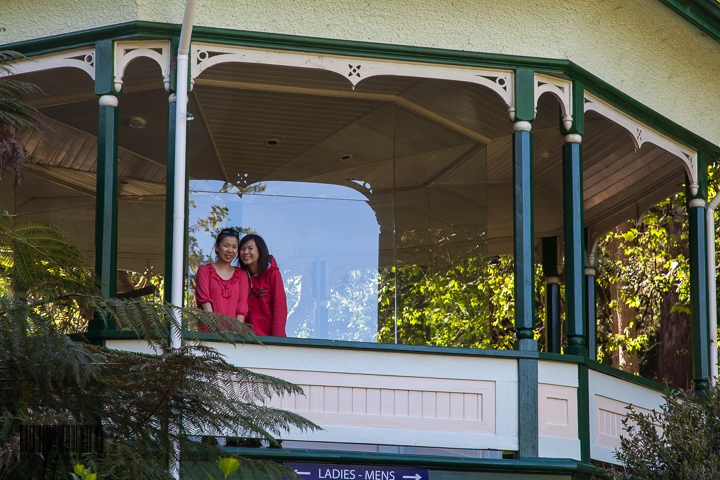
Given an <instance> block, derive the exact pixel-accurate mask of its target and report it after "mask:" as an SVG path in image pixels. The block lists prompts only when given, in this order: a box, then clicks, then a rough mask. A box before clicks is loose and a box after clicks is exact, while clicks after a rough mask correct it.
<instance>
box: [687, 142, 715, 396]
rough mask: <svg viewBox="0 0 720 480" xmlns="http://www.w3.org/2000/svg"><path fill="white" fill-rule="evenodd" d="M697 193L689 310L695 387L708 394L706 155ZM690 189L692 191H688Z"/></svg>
mask: <svg viewBox="0 0 720 480" xmlns="http://www.w3.org/2000/svg"><path fill="white" fill-rule="evenodd" d="M698 177H699V178H698V180H699V181H698V184H699V185H698V190H697V193H696V194H695V195H693V194H692V193H691V192H690V191H688V192H687V196H688V199H689V200H688V217H689V218H690V232H689V241H690V310H691V311H692V335H693V336H692V344H693V384H694V386H695V391H696V392H706V391H707V390H708V388H709V382H708V378H709V377H710V331H709V325H708V279H707V272H706V270H707V258H706V257H705V252H706V242H707V238H706V233H705V232H706V226H705V222H706V217H705V215H706V207H707V201H706V197H707V156H706V155H705V154H704V153H703V152H698ZM688 190H689V189H688Z"/></svg>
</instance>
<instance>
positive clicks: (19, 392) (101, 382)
mask: <svg viewBox="0 0 720 480" xmlns="http://www.w3.org/2000/svg"><path fill="white" fill-rule="evenodd" d="M12 220H13V219H12V218H10V217H9V216H7V215H0V226H2V230H1V232H2V234H0V251H2V253H3V257H2V259H3V270H2V275H3V276H5V277H6V278H8V279H9V280H10V281H9V284H11V285H17V284H18V279H17V278H16V277H18V276H19V277H20V278H22V279H23V285H24V286H25V288H26V290H25V291H24V292H23V295H11V294H10V293H11V292H7V291H5V292H0V380H2V382H0V407H1V408H2V415H0V479H5V478H18V477H23V476H24V477H27V478H57V477H58V476H59V475H64V474H65V473H63V472H67V468H68V465H69V463H68V462H72V464H81V465H83V475H85V473H84V472H85V471H86V470H85V465H87V466H88V468H87V470H91V471H93V472H98V473H99V474H100V476H101V477H102V478H107V479H115V478H117V479H120V478H135V479H143V478H148V479H150V478H153V479H160V478H168V475H167V473H166V472H167V467H168V465H169V464H170V463H171V462H174V461H176V459H177V458H178V457H177V453H179V454H180V457H179V458H180V459H181V460H182V463H181V464H180V467H181V471H183V472H185V473H187V474H188V475H200V476H202V477H204V476H205V475H204V473H207V472H209V471H211V468H212V466H211V465H209V464H208V463H207V462H206V461H203V460H206V459H208V458H217V457H218V456H219V455H222V454H223V453H224V452H223V450H221V449H220V448H219V447H217V446H212V445H208V444H204V443H199V442H195V441H192V439H191V436H193V435H200V434H202V435H223V436H224V435H231V436H238V437H255V438H264V439H267V440H268V441H270V442H271V443H273V442H275V437H276V436H278V435H279V434H281V433H282V432H283V431H287V430H288V429H289V428H291V427H294V428H299V429H300V430H307V429H314V428H317V427H316V426H315V425H314V424H312V423H311V422H309V421H307V420H306V419H304V418H303V417H301V416H298V415H295V414H293V413H290V412H285V411H283V410H279V409H275V408H270V407H266V406H264V405H265V404H266V402H267V399H269V398H272V397H274V396H282V395H296V394H302V391H301V390H300V388H299V387H297V386H295V385H293V384H290V383H288V382H285V381H282V380H279V379H276V378H273V377H269V376H266V375H261V374H258V373H254V372H251V371H249V370H246V369H243V368H240V367H237V366H234V365H231V364H229V363H227V362H226V361H225V359H224V358H223V357H222V356H221V355H220V354H219V353H218V352H217V351H216V350H214V349H213V348H210V347H208V346H206V345H204V344H202V343H201V342H199V341H198V338H197V336H196V334H192V333H190V334H189V335H190V337H189V338H188V344H187V345H186V346H184V347H182V348H178V349H174V348H171V347H170V346H169V345H170V337H169V328H168V327H171V326H172V327H174V328H179V327H180V325H181V323H180V321H185V322H188V321H192V320H194V321H202V322H203V323H204V324H205V325H206V326H207V327H208V329H209V330H210V331H211V332H214V333H216V334H217V335H219V336H220V338H221V339H223V340H225V341H228V342H235V341H236V339H237V338H244V339H246V340H249V341H256V340H257V339H256V338H255V337H254V335H253V334H252V332H251V331H250V330H249V329H247V327H246V326H245V324H243V323H240V322H237V321H236V320H234V319H230V318H227V317H223V316H221V315H218V314H214V313H208V312H203V311H201V310H198V309H181V308H178V307H175V306H172V305H169V304H161V303H153V302H141V301H137V300H128V301H123V300H118V299H105V298H102V297H99V296H97V295H95V293H96V290H95V288H94V287H93V286H92V285H89V284H88V278H92V277H91V275H90V274H89V272H87V271H86V270H85V269H84V268H81V267H80V265H78V262H79V261H80V259H81V258H82V255H81V253H80V252H79V251H78V250H77V247H75V246H74V245H72V244H71V243H68V242H67V240H66V238H65V237H64V235H63V234H61V233H60V232H58V231H56V230H54V229H53V228H52V227H50V226H48V225H42V224H37V223H33V224H30V225H28V224H19V223H15V222H13V221H12ZM28 232H30V233H28ZM55 243H58V244H60V245H62V249H64V250H66V251H64V252H62V255H60V254H59V255H57V256H55V255H50V256H48V255H47V253H46V252H47V251H50V252H53V251H56V250H57V249H58V248H60V247H59V245H55ZM40 244H41V245H42V248H39V247H38V245H40ZM18 246H19V247H20V248H18ZM45 249H47V250H45ZM38 265H39V266H38ZM63 273H67V278H63V277H62V275H63ZM58 302H66V303H65V304H64V305H65V306H64V308H66V309H72V308H73V303H72V302H75V304H74V308H78V305H79V304H83V305H85V306H86V307H87V308H90V309H91V310H92V311H93V312H95V315H96V316H97V318H99V319H104V320H105V321H107V322H114V323H115V324H116V325H117V327H118V328H119V329H129V330H134V331H136V332H138V334H139V335H140V337H141V338H143V339H144V342H145V344H146V347H145V348H144V349H142V348H141V349H140V350H141V351H140V352H129V351H120V350H113V349H109V348H103V347H99V346H95V345H91V344H88V343H85V342H82V341H77V342H76V341H72V340H71V339H70V337H68V336H67V335H66V334H65V331H64V329H63V328H62V324H59V323H58V322H56V321H55V320H56V319H55V316H54V313H55V310H54V309H53V308H51V307H52V306H53V305H55V304H56V303H58ZM228 324H230V325H231V326H232V327H233V328H234V331H235V332H237V333H240V334H241V336H240V337H236V336H235V335H234V334H232V333H230V332H227V331H226V329H227V325H228ZM142 350H144V352H143V351H142ZM8 385H10V386H13V387H14V386H17V388H7V386H8ZM179 419H181V421H179ZM28 425H49V426H60V425H101V426H102V431H103V436H102V442H103V443H102V447H103V450H104V455H101V456H97V455H92V454H75V455H70V456H61V455H59V454H58V455H45V456H39V455H30V456H23V457H20V456H19V445H20V441H19V439H20V435H21V432H22V428H23V426H28ZM239 461H240V463H241V469H242V471H243V472H245V473H248V472H250V473H252V472H261V474H262V477H258V478H273V477H275V478H281V476H282V474H283V473H284V472H285V469H284V468H283V467H282V466H279V465H277V464H272V463H270V464H263V463H258V462H253V461H249V460H247V459H239ZM250 473H249V474H250ZM75 475H79V474H78V473H75ZM86 478H87V477H86Z"/></svg>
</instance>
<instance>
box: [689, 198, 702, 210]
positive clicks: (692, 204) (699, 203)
mask: <svg viewBox="0 0 720 480" xmlns="http://www.w3.org/2000/svg"><path fill="white" fill-rule="evenodd" d="M688 207H695V208H705V200H704V199H702V198H693V199H692V200H690V201H689V202H688Z"/></svg>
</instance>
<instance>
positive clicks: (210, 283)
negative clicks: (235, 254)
mask: <svg viewBox="0 0 720 480" xmlns="http://www.w3.org/2000/svg"><path fill="white" fill-rule="evenodd" d="M248 292H249V284H248V278H247V275H246V274H245V272H244V271H243V270H242V269H241V268H237V267H235V271H234V272H233V276H232V277H230V279H229V280H224V279H223V278H222V277H221V276H220V275H218V273H217V270H215V267H214V266H213V264H211V263H206V264H205V265H200V267H198V270H197V275H196V277H195V300H196V301H197V306H198V308H202V306H201V305H202V304H203V303H210V306H211V308H212V311H213V312H215V313H222V314H223V315H227V316H228V317H232V318H236V317H237V316H238V315H242V316H244V317H247V314H248ZM199 327H200V331H202V332H206V331H207V328H206V327H205V325H202V324H201V325H199Z"/></svg>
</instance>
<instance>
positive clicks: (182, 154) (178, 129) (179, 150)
mask: <svg viewBox="0 0 720 480" xmlns="http://www.w3.org/2000/svg"><path fill="white" fill-rule="evenodd" d="M195 1H196V0H187V3H186V4H185V17H184V18H183V24H182V30H181V32H180V47H179V48H178V59H177V89H176V91H177V98H176V106H175V178H174V182H173V185H174V192H175V195H174V199H173V202H174V206H173V231H172V238H173V249H172V267H173V268H172V279H171V281H172V290H171V292H170V303H172V304H173V305H182V300H183V290H184V289H185V278H184V275H183V266H184V263H185V262H184V258H185V252H184V246H185V234H186V232H185V171H186V163H187V156H186V151H187V105H188V95H187V92H188V65H189V61H188V54H189V52H190V37H191V36H192V27H193V19H194V17H195ZM176 315H177V316H176V320H177V321H178V324H179V323H180V321H181V318H180V314H179V312H177V313H176ZM181 345H182V333H181V332H180V329H178V328H173V329H172V331H171V332H170V346H171V347H172V348H180V346H181Z"/></svg>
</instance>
